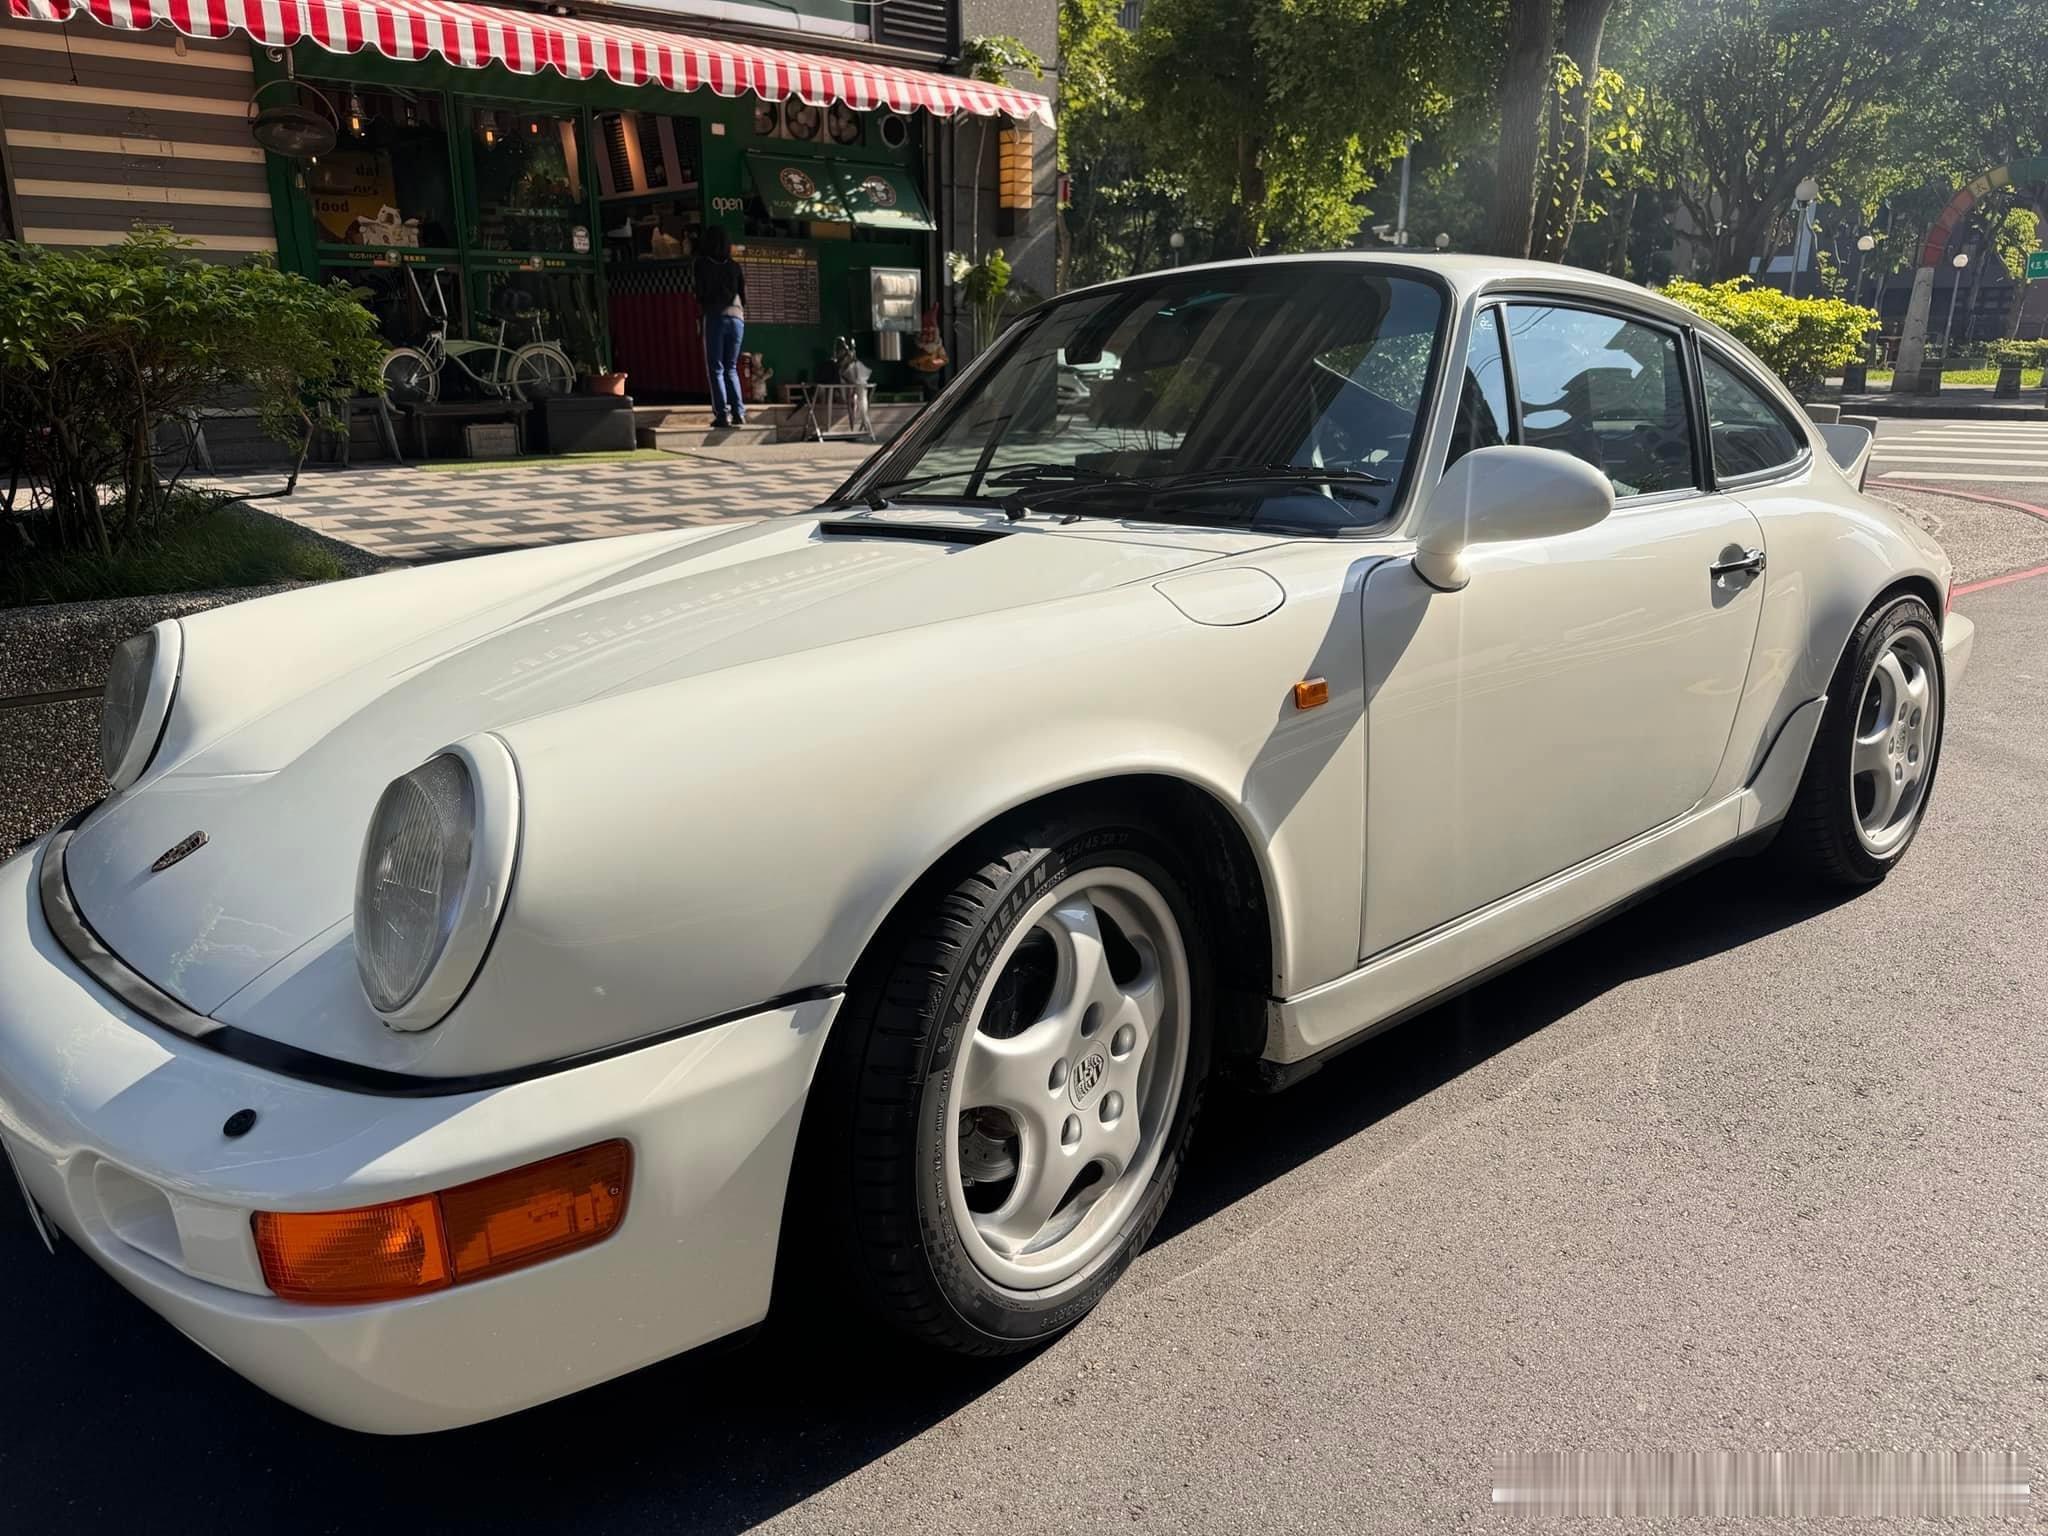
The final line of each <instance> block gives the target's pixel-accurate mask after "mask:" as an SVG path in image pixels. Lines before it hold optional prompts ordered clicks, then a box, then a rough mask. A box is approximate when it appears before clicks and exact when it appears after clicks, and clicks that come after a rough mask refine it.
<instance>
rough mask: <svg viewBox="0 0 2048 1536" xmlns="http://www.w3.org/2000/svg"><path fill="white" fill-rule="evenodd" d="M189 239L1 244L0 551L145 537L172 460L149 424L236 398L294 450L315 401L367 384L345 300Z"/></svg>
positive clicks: (106, 547)
mask: <svg viewBox="0 0 2048 1536" xmlns="http://www.w3.org/2000/svg"><path fill="white" fill-rule="evenodd" d="M189 244H190V242H189V241H184V240H181V239H179V238H178V237H177V236H174V235H172V234H171V233H170V232H169V231H168V230H164V229H160V228H148V227H141V226H138V227H137V229H136V230H135V231H134V232H133V233H132V234H131V235H130V236H129V237H128V238H127V239H126V240H125V241H123V242H122V243H121V244H120V245H117V246H113V247H109V248H106V249H80V250H49V249H45V248H43V247H41V246H34V245H21V244H14V243H8V244H6V245H0V455H4V457H5V459H6V461H7V465H8V467H9V478H8V481H7V484H6V487H5V500H4V501H0V554H11V555H14V556H17V557H18V556H27V555H36V554H41V555H48V554H55V553H63V552H67V551H89V552H92V553H94V554H97V555H99V556H100V557H103V558H106V557H111V556H112V555H113V554H114V553H115V551H116V550H117V549H119V548H120V547H122V546H123V545H124V544H126V543H129V542H131V541H135V540H138V539H147V538H149V537H152V536H154V535H156V534H157V533H159V532H161V531H162V529H163V527H164V526H165V525H166V524H167V523H168V522H169V520H170V519H171V516H172V512H173V508H174V507H175V506H176V505H178V503H177V502H176V501H175V500H174V496H173V493H174V491H175V490H176V488H177V477H178V474H179V473H180V472H181V470H182V468H183V464H182V459H183V454H182V452H181V451H180V452H173V453H171V454H168V455H167V454H165V453H164V452H163V450H162V448H161V446H160V429H161V428H163V427H164V426H165V424H166V423H167V422H170V421H172V420H174V419H176V418H178V417H182V416H188V415H189V414H190V413H192V412H194V411H197V410H198V409H199V408H201V407H202V406H205V405H209V404H219V403H222V402H223V401H224V400H225V399H226V398H227V397H229V396H230V395H231V394H239V395H240V396H242V397H243V398H244V399H245V400H247V401H248V402H249V403H251V404H252V405H253V406H254V408H255V410H256V412H257V415H258V419H259V420H260V421H261V422H262V424H263V428H264V430H265V431H266V432H268V433H269V434H270V435H271V436H273V437H275V438H277V439H278V440H280V441H282V442H285V443H288V444H293V443H297V444H303V443H304V441H305V440H306V437H307V435H308V434H309V433H310V432H311V431H312V424H313V420H314V411H315V409H316V408H317V407H318V406H319V404H320V403H321V402H322V401H340V400H345V399H346V398H347V397H348V396H349V395H351V394H353V393H357V392H367V391H371V390H375V389H379V388H381V387H382V384H381V380H380V379H379V377H378V370H379V365H380V364H381V362H382V359H383V355H384V344H383V342H382V341H380V340H379V339H378V337H377V331H376V323H375V321H374V319H373V318H372V317H371V315H370V312H369V311H368V310H367V309H365V308H364V307H363V306H362V305H361V303H359V302H358V297H359V295H358V291H357V290H354V289H350V288H347V287H345V286H343V285H340V284H336V285H335V286H333V287H322V286H320V285H319V284H317V283H312V282H308V281H307V280H306V279H305V278H302V277H299V276H296V275H294V274H292V273H287V272H280V271H279V270H278V269H277V268H276V267H275V266H274V265H272V264H271V262H270V261H269V260H268V259H267V258H257V259H253V260H250V261H247V262H242V263H238V264H224V263H208V262H202V261H198V260H195V259H193V258H192V257H191V256H189V255H187V254H186V247H187V246H188V245H189ZM163 436H170V437H173V438H175V436H176V434H163ZM166 463H168V473H166Z"/></svg>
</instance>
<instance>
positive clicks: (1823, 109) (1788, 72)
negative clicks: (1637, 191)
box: [1623, 0, 1947, 275]
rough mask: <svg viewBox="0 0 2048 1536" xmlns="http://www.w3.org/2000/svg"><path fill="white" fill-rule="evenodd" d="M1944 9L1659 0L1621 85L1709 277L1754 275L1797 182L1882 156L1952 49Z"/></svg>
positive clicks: (1890, 3) (1929, 0)
mask: <svg viewBox="0 0 2048 1536" xmlns="http://www.w3.org/2000/svg"><path fill="white" fill-rule="evenodd" d="M1941 3H1942V0H1864V3H1861V4H1858V5H1853V6H1845V5H1842V4H1840V3H1838V0H1664V8H1663V10H1662V11H1661V12H1660V14H1659V16H1658V18H1657V20H1656V24H1655V25H1652V26H1646V27H1644V28H1643V29H1642V34H1641V37H1640V38H1639V39H1638V40H1637V43H1636V56H1635V57H1634V59H1632V60H1631V61H1630V62H1629V63H1628V64H1625V65H1624V66H1623V73H1624V74H1628V75H1630V76H1631V78H1634V79H1636V80H1637V81H1638V82H1639V83H1641V84H1642V85H1643V86H1644V87H1645V90H1646V97H1647V101H1646V108H1645V112H1644V152H1645V159H1646V161H1647V162H1648V163H1649V165H1650V166H1651V168H1652V169H1653V171H1654V172H1655V173H1656V175H1657V179H1658V182H1659V184H1660V185H1663V186H1665V187H1668V188H1669V189H1670V190H1671V192H1672V193H1673V194H1674V195H1675V196H1676V197H1677V199H1678V201H1679V203H1680V205H1681V207H1682V208H1683V209H1684V211H1685V213H1686V215H1687V217H1688V219H1689V221H1690V222H1691V224H1692V226H1693V228H1694V229H1695V230H1696V231H1697V232H1698V234H1697V238H1698V239H1699V240H1700V241H1701V243H1702V244H1703V245H1704V247H1705V248H1706V251H1707V253H1708V254H1707V261H1706V265H1707V267H1708V268H1709V269H1710V271H1711V272H1713V273H1715V274H1724V275H1732V274H1737V273H1742V272H1746V271H1748V270H1749V266H1750V263H1751V261H1752V260H1755V259H1761V258H1762V257H1763V256H1764V255H1766V254H1767V252H1768V250H1769V246H1770V241H1771V234H1772V226H1773V223H1774V221H1775V220H1777V219H1778V218H1780V217H1781V216H1782V215H1783V213H1784V211H1785V209H1786V208H1787V207H1788V205H1789V204H1790V202H1791V199H1792V193H1793V191H1794V189H1795V188H1796V187H1797V186H1798V184H1799V182H1800V181H1801V179H1802V178H1804V177H1806V176H1809V175H1811V176H1817V177H1822V178H1826V177H1827V176H1828V175H1829V174H1830V173H1831V172H1833V171H1836V170H1838V169H1840V168H1842V167H1844V166H1847V165H1866V166H1867V165H1872V164H1876V163H1878V162H1879V161H1881V160H1882V159H1883V158H1884V155H1883V149H1884V146H1885V142H1886V134H1887V131H1888V128H1889V126H1890V124H1891V121H1892V119H1893V118H1894V117H1895V116H1896V115H1897V114H1898V113H1899V111H1900V103H1901V99H1902V97H1903V96H1904V95H1905V94H1907V93H1909V92H1912V91H1917V90H1919V89H1920V88H1921V85H1920V83H1919V74H1920V72H1921V71H1922V70H1923V68H1924V67H1925V66H1926V63H1927V61H1928V59H1929V58H1930V56H1931V55H1933V54H1935V53H1936V52H1938V51H1939V50H1940V49H1941V48H1943V47H1945V46H1947V39H1946V38H1945V36H1943V35H1942V28H1941V26H1940V24H1939V18H1938V12H1939V10H1940V8H1941Z"/></svg>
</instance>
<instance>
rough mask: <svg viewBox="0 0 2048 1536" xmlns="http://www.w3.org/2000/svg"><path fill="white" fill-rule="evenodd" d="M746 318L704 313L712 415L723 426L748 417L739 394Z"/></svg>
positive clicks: (745, 404)
mask: <svg viewBox="0 0 2048 1536" xmlns="http://www.w3.org/2000/svg"><path fill="white" fill-rule="evenodd" d="M746 333H747V322H746V320H745V318H744V317H742V316H740V315H706V316H705V317H704V361H705V363H706V365H707V366H708V367H709V368H710V370H711V419H712V420H713V421H714V422H716V423H718V424H719V425H720V426H725V425H728V424H730V425H737V424H738V423H740V422H743V421H745V420H746V419H747V402H746V400H745V398H744V397H743V396H742V395H741V394H740V338H741V337H742V336H744V335H746Z"/></svg>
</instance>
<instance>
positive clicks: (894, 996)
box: [782, 807, 1213, 1355]
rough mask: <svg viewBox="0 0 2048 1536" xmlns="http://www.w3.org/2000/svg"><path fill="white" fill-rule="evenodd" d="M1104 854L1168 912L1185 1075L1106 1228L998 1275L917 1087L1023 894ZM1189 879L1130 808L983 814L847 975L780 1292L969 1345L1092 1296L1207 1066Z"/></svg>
mask: <svg viewBox="0 0 2048 1536" xmlns="http://www.w3.org/2000/svg"><path fill="white" fill-rule="evenodd" d="M1106 865H1114V866H1119V867H1121V868H1124V869H1127V870H1130V871H1132V872H1133V873H1135V874H1138V875H1140V876H1142V877H1143V878H1144V879H1145V880H1146V881H1148V882H1150V883H1151V885H1152V886H1153V887H1154V888H1155V889H1156V890H1157V891H1158V892H1159V893H1160V894H1161V895H1162V896H1163V897H1164V898H1165V900H1166V902H1167V904H1168V905H1169V906H1170V907H1171V909H1172V914H1173V918H1174V921H1175V922H1177V923H1178V925H1179V927H1180V936H1181V940H1182V944H1183V946H1184V948H1185V951H1186V955H1187V963H1188V984H1189V1008H1188V1029H1187V1051H1186V1065H1185V1073H1184V1077H1183V1079H1182V1084H1181V1089H1180V1093H1179V1098H1178V1102H1177V1104H1176V1107H1175V1109H1174V1112H1173V1115H1172V1118H1171V1121H1170V1123H1169V1126H1168V1129H1167V1131H1166V1133H1165V1136H1164V1138H1163V1140H1162V1142H1161V1143H1160V1146H1161V1151H1160V1154H1159V1157H1158V1161H1157V1163H1156V1165H1155V1166H1154V1168H1153V1171H1152V1174H1151V1177H1150V1179H1149V1181H1148V1182H1147V1184H1146V1186H1145V1188H1144V1191H1143V1193H1142V1195H1141V1196H1140V1197H1139V1198H1138V1199H1137V1201H1136V1203H1135V1204H1134V1205H1133V1206H1132V1208H1131V1209H1130V1211H1129V1213H1128V1214H1127V1216H1126V1217H1125V1218H1124V1219H1123V1220H1122V1222H1121V1225H1120V1227H1119V1228H1118V1229H1117V1232H1116V1235H1115V1237H1114V1238H1113V1239H1112V1240H1111V1241H1110V1242H1109V1243H1108V1245H1107V1246H1106V1247H1105V1248H1104V1250H1103V1251H1102V1253H1101V1254H1100V1255H1098V1256H1097V1257H1096V1258H1094V1259H1092V1260H1091V1261H1090V1262H1089V1263H1088V1264H1087V1265H1086V1267H1084V1268H1083V1269H1082V1270H1081V1271H1080V1272H1079V1273H1077V1274H1075V1275H1073V1276H1071V1277H1069V1278H1067V1279H1065V1280H1063V1281H1062V1282H1061V1283H1059V1284H1056V1285H1052V1286H1048V1287H1046V1288H1045V1289H1043V1290H1038V1291H1024V1290H1012V1289H1009V1288H1007V1287H1004V1286H1000V1285H997V1284H996V1283H995V1282H994V1281H992V1280H991V1279H990V1278H989V1277H988V1276H987V1275H986V1274H984V1273H983V1272H982V1271H981V1269H979V1268H977V1266H976V1264H975V1262H974V1261H973V1259H972V1257H971V1255H970V1254H969V1252H968V1249H967V1245H966V1243H965V1242H964V1240H963V1239H962V1237H961V1235H960V1233H959V1231H958V1230H957V1227H956V1223H955V1221H954V1219H953V1216H952V1212H951V1210H950V1209H949V1207H948V1203H947V1201H946V1199H945V1198H944V1196H945V1189H944V1181H945V1179H946V1173H945V1170H944V1169H943V1167H942V1166H941V1158H939V1157H937V1156H934V1155H932V1153H933V1148H934V1146H935V1145H936V1144H935V1143H934V1140H933V1138H934V1137H935V1136H936V1135H941V1134H952V1129H951V1127H950V1126H948V1125H946V1124H945V1119H946V1117H945V1114H944V1107H943V1100H944V1094H943V1092H935V1094H934V1095H933V1096H932V1097H933V1099H934V1100H935V1101H936V1102H938V1103H939V1105H940V1112H939V1114H938V1116H936V1117H934V1116H932V1115H931V1114H930V1111H929V1108H928V1106H927V1094H926V1087H927V1084H930V1083H933V1082H934V1080H935V1077H937V1076H938V1075H941V1074H948V1073H949V1072H950V1070H951V1067H952V1064H953V1062H954V1059H955V1055H956V1052H957V1051H958V1049H959V1047H960V1045H961V1043H962V1041H963V1039H964V1038H965V1031H967V1030H971V1029H972V1028H973V1027H974V1025H975V1020H974V1018H973V1017H972V1014H973V1007H974V1002H975V999H976V998H977V996H978V995H979V993H980V991H981V989H982V986H983V983H984V982H985V981H986V980H987V979H988V976H989V969H990V966H991V963H992V961H993V959H994V958H995V957H996V956H997V955H998V954H999V952H1000V949H1001V946H1002V944H1003V941H1004V940H1005V938H1006V937H1007V936H1008V935H1009V934H1010V933H1011V931H1012V930H1014V929H1016V928H1018V927H1019V925H1020V919H1022V917H1023V916H1024V915H1025V913H1026V911H1027V909H1028V907H1029V905H1030V903H1031V902H1032V900H1033V899H1034V898H1035V897H1037V896H1038V895H1040V894H1042V893H1044V892H1046V891H1047V890H1049V889H1050V888H1051V887H1052V886H1053V885H1055V884H1057V883H1058V882H1060V881H1063V880H1066V879H1068V878H1069V877H1070V876H1073V875H1076V874H1079V873H1081V872H1083V871H1086V870H1089V869H1091V868H1098V867H1101V866H1106ZM1188 890H1189V881H1188V875H1187V871H1186V868H1185V865H1184V863H1183V861H1182V858H1181V856H1180V854H1179V853H1178V851H1177V850H1176V849H1175V848H1174V846H1173V845H1172V843H1171V842H1170V841H1169V840H1168V839H1167V838H1166V837H1165V836H1163V835H1162V834H1161V833H1160V832H1158V831H1156V830H1155V829H1154V828H1153V827H1152V826H1151V825H1149V824H1148V822H1147V821H1146V820H1145V819H1144V817H1143V816H1142V814H1141V813H1139V812H1137V811H1136V810H1135V809H1134V808H1131V807H1114V808H1112V807H1099V808H1077V809H1073V810H1069V811H1064V812H1060V813H1057V814H1053V815H1051V816H1049V817H1047V818H1045V819H1043V820H1038V821H1035V822H1032V823H1028V824H1014V825H1012V826H1010V827H1008V828H1007V829H997V830H996V831H994V832H993V834H992V835H991V836H989V837H988V838H985V839H984V840H982V841H981V842H980V843H979V844H977V845H976V846H975V847H974V848H973V849H971V850H970V851H968V852H967V853H966V854H965V855H964V856H963V857H962V858H961V859H960V860H959V861H957V862H956V863H955V864H953V865H952V866H951V867H949V868H948V869H946V870H942V871H939V872H935V876H934V878H932V879H931V880H929V881H927V882H926V884H925V885H924V886H923V887H922V888H921V889H920V890H919V891H918V892H917V893H914V894H913V895H912V897H911V898H910V899H909V900H908V901H907V902H906V903H905V906H904V909H903V911H901V912H900V913H899V914H898V917H897V919H896V920H895V921H894V922H893V923H892V925H891V927H890V929H889V930H888V931H886V932H885V933H884V934H883V935H882V937H881V938H880V939H879V940H878V941H877V943H876V952H875V953H874V955H872V956H871V957H870V961H869V962H868V963H866V964H864V965H863V967H862V974H861V975H859V976H857V977H856V978H855V985H854V988H853V991H852V993H851V995H850V996H849V997H848V999H847V1003H846V1006H845V1010H844V1012H843V1013H842V1014H841V1016H840V1018H839V1020H838V1022H837V1023H836V1024H835V1025H834V1026H833V1032H832V1038H831V1040H830V1041H829V1042H828V1043H827V1046H826V1053H825V1058H824V1060H823V1062H822V1063H821V1064H820V1067H819V1071H818V1076H817V1080H816V1081H815V1082H814V1083H813V1085H812V1088H811V1094H810V1105H811V1107H810V1109H809V1111H808V1112H807V1116H806V1121H805V1126H804V1133H803V1137H802V1141H801V1145H800V1150H799V1157H798V1164H797V1169H796V1173H795V1179H794V1181H793V1186H792V1191H791V1205H790V1216H789V1219H788V1221H787V1222H786V1223H785V1263H784V1265H783V1276H782V1278H783V1289H784V1291H785V1293H786V1294H789V1293H796V1294H799V1295H805V1296H808V1297H810V1298H824V1299H826V1301H827V1305H830V1302H831V1300H833V1299H840V1298H844V1297H845V1296H846V1295H847V1293H848V1289H849V1288H850V1289H851V1290H852V1291H853V1292H854V1293H855V1294H857V1295H858V1296H859V1297H860V1298H861V1299H862V1300H863V1301H864V1302H865V1303H866V1306H867V1309H868V1310H870V1311H871V1312H873V1313H874V1314H876V1315H877V1316H879V1317H880V1318H882V1319H884V1320H885V1321H887V1322H888V1323H890V1324H893V1325H894V1326H895V1327H897V1328H899V1329H901V1330H903V1331H904V1332H906V1333H908V1334H910V1335H912V1336H913V1337H915V1338H917V1339H920V1340H922V1341H924V1342H926V1343H928V1344H932V1345H935V1346H938V1347H940V1348H942V1349H947V1350H951V1351H953V1352H956V1353H960V1354H966V1355H1001V1354H1009V1353H1012V1352H1015V1351H1018V1350H1023V1349H1028V1348H1031V1347H1032V1346H1034V1345H1037V1344H1040V1343H1043V1342H1044V1341H1046V1340H1048V1339H1050V1338H1052V1337H1054V1336H1055V1335H1057V1334H1059V1333H1061V1332H1063V1331H1064V1330H1065V1329H1067V1328H1068V1327H1070V1326H1072V1325H1073V1324H1074V1323H1075V1322H1077V1321H1078V1320H1079V1319H1080V1318H1082V1317H1083V1316H1084V1315H1086V1314H1087V1312H1088V1311H1089V1310H1090V1309H1091V1308H1093V1307H1094V1306H1095V1304H1096V1303H1097V1302H1098V1301H1100V1300H1101V1298H1102V1296H1103V1294H1104V1292H1106V1291H1107V1290H1108V1289H1109V1287H1110V1286H1111V1285H1112V1284H1113V1283H1114V1282H1115V1281H1116V1279H1117V1277H1118V1276H1119V1275H1120V1274H1122V1272H1123V1270H1124V1269H1125V1267H1126V1266H1127V1265H1128V1264H1129V1263H1130V1261H1131V1259H1132V1258H1133V1257H1134V1256H1135V1255H1136V1254H1137V1252H1138V1251H1139V1250H1140V1249H1141V1248H1142V1247H1143V1246H1144V1244H1145V1240H1146V1239H1147V1238H1148V1237H1150V1235H1151V1233H1152V1229H1153V1228H1154V1227H1155V1226H1156V1225H1157V1224H1158V1221H1159V1217H1160V1213H1161V1211H1162V1210H1163V1209H1164V1208H1165V1206H1166V1202H1167V1200H1168V1199H1169V1198H1170V1197H1171V1195H1172V1193H1173V1187H1174V1183H1175V1181H1176V1180H1177V1179H1178V1177H1179V1174H1180V1169H1181V1165H1182V1161H1183V1159H1184V1157H1185V1155H1186V1151H1187V1145H1188V1140H1189V1137H1190V1135H1191V1133H1192V1130H1193V1127H1194V1123H1195V1119H1196V1116H1197V1114H1198V1112H1199V1108H1200V1102H1201V1095H1202V1088H1203V1083H1204V1079H1205V1078H1206V1076H1207V1073H1208V1067H1209V1059H1210V1041H1211V1034H1212V1030H1211V1022H1210V1008H1211V998H1212V995H1213V993H1212V988H1211V987H1210V985H1209V971H1208V963H1207V958H1206V955H1207V946H1206V943H1205V939H1204V935H1203V933H1202V932H1201V930H1200V928H1199V927H1198V921H1199V919H1198V907H1197V904H1196V903H1195V902H1194V901H1192V900H1190V898H1189V896H1188V894H1187V893H1188ZM999 979H1000V978H999Z"/></svg>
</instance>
